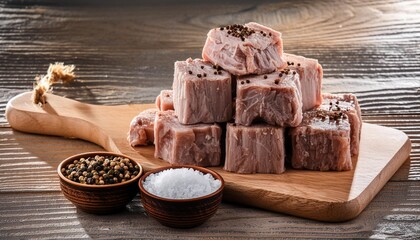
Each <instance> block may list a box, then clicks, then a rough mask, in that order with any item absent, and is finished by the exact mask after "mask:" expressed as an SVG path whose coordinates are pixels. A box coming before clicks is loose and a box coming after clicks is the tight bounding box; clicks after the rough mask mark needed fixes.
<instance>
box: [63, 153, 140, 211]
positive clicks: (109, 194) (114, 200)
mask: <svg viewBox="0 0 420 240" xmlns="http://www.w3.org/2000/svg"><path fill="white" fill-rule="evenodd" d="M96 155H100V156H119V157H125V158H128V159H130V161H131V162H132V163H133V164H135V165H137V166H139V174H138V175H137V176H136V177H135V178H133V179H130V180H128V181H126V182H122V183H115V184H106V185H87V184H82V183H78V182H74V181H71V180H69V179H67V178H66V177H65V176H64V175H63V174H62V173H61V168H63V167H65V166H67V165H68V164H70V163H72V162H73V161H74V160H76V159H77V160H79V159H80V158H88V157H95V156H96ZM57 172H58V176H59V177H60V186H61V191H62V192H63V194H64V196H65V197H66V198H67V199H68V200H70V201H71V202H72V203H73V204H74V205H75V206H76V207H77V208H79V209H80V210H82V211H84V212H88V213H96V214H105V213H112V212H117V211H119V210H121V209H122V208H124V207H125V205H127V203H129V202H130V201H131V200H132V199H133V198H134V197H135V196H136V194H137V193H138V186H137V184H138V181H139V179H140V177H141V174H142V172H143V169H142V167H141V165H140V164H138V163H137V162H136V161H134V160H133V159H131V158H130V157H128V156H125V155H122V154H117V153H111V152H88V153H82V154H78V155H74V156H71V157H69V158H67V159H65V160H64V161H62V162H61V163H60V165H58V168H57Z"/></svg>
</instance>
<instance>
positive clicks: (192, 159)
mask: <svg viewBox="0 0 420 240" xmlns="http://www.w3.org/2000/svg"><path fill="white" fill-rule="evenodd" d="M220 135H221V128H220V127H219V126H218V125H217V124H195V125H182V124H181V123H179V121H178V118H177V117H176V115H175V112H174V111H172V110H168V111H163V112H158V113H157V115H156V119H155V157H157V158H162V159H163V160H165V161H167V162H169V163H171V164H189V165H197V166H203V167H210V166H217V165H219V164H220Z"/></svg>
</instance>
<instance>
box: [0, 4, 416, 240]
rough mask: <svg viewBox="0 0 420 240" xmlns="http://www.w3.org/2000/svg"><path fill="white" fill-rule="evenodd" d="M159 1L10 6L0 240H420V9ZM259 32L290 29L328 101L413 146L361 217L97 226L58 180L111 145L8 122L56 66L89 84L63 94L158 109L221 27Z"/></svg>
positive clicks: (2, 8) (0, 111) (225, 217)
mask: <svg viewBox="0 0 420 240" xmlns="http://www.w3.org/2000/svg"><path fill="white" fill-rule="evenodd" d="M156 2H157V1H145V2H134V1H81V0H79V1H70V0H69V1H60V2H58V1H54V0H41V1H35V0H31V1H26V0H20V1H13V0H0V19H1V20H0V21H1V24H0V182H1V184H0V238H1V239H11V238H19V239H21V238H57V239H63V238H77V239H79V238H111V239H116V238H122V239H127V238H180V239H186V238H243V237H246V238H251V239H254V238H298V237H302V238H368V237H370V238H375V239H383V238H387V237H394V238H406V239H416V238H417V239H418V238H420V1H418V0H417V1H401V2H400V1H394V0H387V1H379V0H377V1H309V0H308V1H296V0H295V1H291V0H288V1H255V2H258V3H255V2H254V1H248V0H246V1H232V0H225V1H220V0H217V1H193V0H181V1H177V3H173V2H174V1H169V0H167V1H160V2H159V3H156ZM249 21H256V22H260V23H262V24H265V25H268V26H270V27H272V28H274V29H276V30H279V31H281V32H282V33H283V39H284V48H285V51H286V52H289V53H295V54H301V55H304V56H307V57H312V58H317V59H319V62H320V63H321V64H322V66H323V68H324V85H323V91H325V92H334V93H339V92H353V93H355V94H356V95H357V96H358V98H359V99H360V103H361V107H362V113H363V118H364V121H365V122H369V123H375V124H380V125H384V126H390V127H394V128H397V129H400V130H402V131H404V132H405V133H406V134H407V135H408V136H409V137H410V139H411V141H412V152H411V155H410V159H408V160H407V161H406V162H405V164H404V165H403V166H402V167H401V169H399V171H398V172H397V173H396V174H395V175H394V176H393V177H392V179H391V180H390V181H389V182H388V183H387V184H386V185H385V187H384V188H383V189H382V190H381V191H380V193H379V194H378V195H377V196H376V197H375V198H374V200H373V201H372V202H371V203H370V205H369V206H368V207H367V208H366V209H365V211H363V212H362V213H361V214H360V216H359V217H358V218H356V219H354V220H351V221H348V222H343V223H324V222H317V221H312V220H306V219H302V218H297V217H292V216H288V215H284V214H279V213H272V212H268V211H264V210H260V209H255V208H249V207H246V206H238V205H233V204H229V203H223V204H222V206H221V208H220V209H219V211H218V212H217V214H216V215H215V216H214V217H213V218H212V219H210V220H209V221H208V222H206V223H205V224H204V225H202V226H200V227H197V228H194V229H189V230H178V229H171V228H167V227H163V226H161V225H160V224H159V223H157V222H155V221H154V220H153V219H150V218H149V217H147V216H146V214H145V212H144V209H143V208H142V206H141V204H140V201H139V198H138V197H137V198H135V200H134V201H133V202H131V203H130V204H129V205H128V206H127V208H126V210H125V211H124V212H122V213H118V214H113V215H104V216H97V215H90V214H87V213H83V212H81V211H78V210H77V209H76V208H75V207H74V206H73V205H72V204H71V203H70V202H69V201H67V200H66V199H65V198H64V196H63V195H62V193H61V192H60V188H59V181H58V177H57V175H56V173H55V170H56V167H57V166H58V164H59V162H60V161H61V160H62V159H64V158H66V157H68V156H70V155H72V154H76V153H80V152H86V151H94V150H101V148H100V147H99V146H96V145H94V144H91V143H88V142H84V141H81V140H75V139H64V138H60V137H48V136H40V135H32V134H25V133H21V132H17V131H14V130H12V129H11V128H10V127H9V125H8V123H7V121H6V119H5V115H4V111H5V106H6V103H7V102H8V101H9V100H10V98H12V97H13V96H15V95H17V94H19V93H21V92H24V91H28V90H31V88H32V84H33V79H34V77H35V76H36V75H39V74H44V73H45V71H46V69H47V68H48V65H49V63H52V62H56V61H60V62H65V63H67V64H75V65H76V66H77V70H76V73H77V75H78V76H79V78H78V81H77V82H75V83H73V84H71V85H65V86H62V85H57V86H55V87H54V93H55V94H57V95H60V96H66V97H68V98H72V99H75V100H78V101H82V102H86V103H94V104H107V105H115V104H129V103H147V102H151V101H153V100H154V98H155V96H156V95H157V94H158V93H159V92H160V90H162V89H168V88H170V86H171V83H172V76H173V62H174V61H176V60H183V59H186V58H187V57H200V53H201V48H202V46H203V44H204V41H205V38H206V33H207V31H208V30H209V29H210V28H213V27H216V26H221V25H226V24H231V23H245V22H249ZM127 124H128V123H127ZM45 145H48V146H50V147H49V151H48V152H45V151H41V150H40V146H45Z"/></svg>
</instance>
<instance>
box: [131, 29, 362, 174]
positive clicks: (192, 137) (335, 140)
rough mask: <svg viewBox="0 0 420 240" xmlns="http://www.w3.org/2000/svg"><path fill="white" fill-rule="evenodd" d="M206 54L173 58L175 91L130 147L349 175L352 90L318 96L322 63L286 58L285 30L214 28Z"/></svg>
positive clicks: (182, 158) (134, 126)
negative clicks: (174, 59)
mask: <svg viewBox="0 0 420 240" xmlns="http://www.w3.org/2000/svg"><path fill="white" fill-rule="evenodd" d="M202 57H203V59H191V58H189V59H187V60H185V61H177V62H175V71H174V72H175V73H174V81H173V86H172V88H173V90H163V91H162V92H161V93H160V95H159V96H158V97H157V99H156V105H157V108H156V109H149V110H146V111H144V112H142V113H140V114H139V115H138V116H137V117H135V118H134V119H133V120H132V122H131V125H130V132H129V137H128V140H129V142H130V144H131V145H132V146H137V145H147V144H153V143H154V144H155V157H158V158H162V159H164V160H165V161H167V162H169V163H171V164H190V165H198V166H205V167H208V166H219V165H221V164H224V170H226V171H230V172H236V173H276V174H279V173H282V172H284V171H285V169H286V163H287V165H288V166H289V165H290V166H291V167H292V168H296V169H309V170H320V171H344V170H350V169H352V160H351V156H353V155H357V154H358V152H359V141H360V132H361V125H362V120H361V114H360V107H359V105H358V102H357V99H356V96H354V95H353V94H341V95H335V94H327V93H324V94H323V93H321V85H322V67H321V65H320V64H319V63H318V61H317V60H316V59H310V58H305V57H302V56H296V55H293V54H287V53H284V52H283V43H282V39H281V34H280V33H279V32H277V31H274V30H273V29H270V28H268V27H265V26H262V25H260V24H257V23H248V24H245V25H237V24H235V25H229V26H226V27H220V28H215V29H212V30H210V32H209V33H208V34H207V41H206V43H205V45H204V48H203V53H202ZM286 159H287V161H286Z"/></svg>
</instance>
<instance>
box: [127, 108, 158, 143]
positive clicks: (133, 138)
mask: <svg viewBox="0 0 420 240" xmlns="http://www.w3.org/2000/svg"><path fill="white" fill-rule="evenodd" d="M157 112H158V109H157V108H152V109H147V110H144V111H143V112H141V113H140V114H139V115H137V116H136V117H134V118H133V120H131V123H130V131H129V133H128V142H129V143H130V145H131V146H133V147H134V146H138V145H148V144H153V141H154V133H153V126H154V122H155V116H156V113H157Z"/></svg>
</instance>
